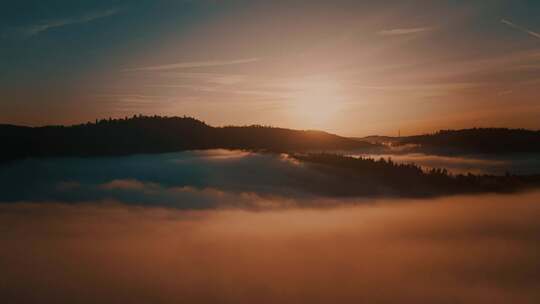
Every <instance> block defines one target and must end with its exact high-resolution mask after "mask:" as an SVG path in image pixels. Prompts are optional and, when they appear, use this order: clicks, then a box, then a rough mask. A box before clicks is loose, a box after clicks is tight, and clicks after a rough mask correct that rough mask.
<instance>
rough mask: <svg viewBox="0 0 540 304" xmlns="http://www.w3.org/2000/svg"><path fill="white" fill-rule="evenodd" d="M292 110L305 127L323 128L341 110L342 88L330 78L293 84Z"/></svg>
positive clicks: (342, 100)
mask: <svg viewBox="0 0 540 304" xmlns="http://www.w3.org/2000/svg"><path fill="white" fill-rule="evenodd" d="M295 88H296V91H295V92H294V94H292V96H291V102H292V108H293V110H292V112H293V113H294V116H295V117H296V119H297V120H298V121H299V122H301V124H302V125H304V126H306V127H307V128H325V127H327V126H328V125H329V124H330V123H331V122H333V121H334V120H336V119H338V118H339V116H340V112H341V111H342V110H343V103H344V97H343V88H342V86H341V85H340V84H339V83H338V82H337V81H335V80H332V79H327V78H323V79H308V80H306V81H303V82H299V83H296V84H295Z"/></svg>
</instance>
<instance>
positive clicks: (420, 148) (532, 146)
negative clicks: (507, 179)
mask: <svg viewBox="0 0 540 304" xmlns="http://www.w3.org/2000/svg"><path fill="white" fill-rule="evenodd" d="M362 140H364V141H367V142H371V143H374V144H381V143H384V144H389V145H391V146H393V147H405V146H410V148H408V149H405V151H406V152H422V153H426V154H443V155H447V154H462V153H473V154H516V153H531V154H536V153H540V131H533V130H525V129H506V128H473V129H463V130H441V131H438V132H436V133H433V134H424V135H415V136H406V137H385V136H368V137H364V138H362Z"/></svg>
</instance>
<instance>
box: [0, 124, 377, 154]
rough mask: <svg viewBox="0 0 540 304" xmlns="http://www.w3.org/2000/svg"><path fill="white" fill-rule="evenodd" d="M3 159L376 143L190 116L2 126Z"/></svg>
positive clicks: (350, 146) (321, 147)
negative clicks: (215, 123) (214, 123)
mask: <svg viewBox="0 0 540 304" xmlns="http://www.w3.org/2000/svg"><path fill="white" fill-rule="evenodd" d="M0 142H2V147H3V148H2V149H1V151H0V159H2V160H8V159H17V158H24V157H56V156H102V155H127V154H135V153H162V152H174V151H182V150H193V149H214V148H228V149H253V150H270V151H300V150H336V149H355V148H366V147H371V146H373V145H371V144H369V143H366V142H359V141H355V140H352V139H348V138H344V137H340V136H337V135H333V134H329V133H326V132H321V131H299V130H290V129H283V128H273V127H264V126H246V127H212V126H209V125H207V124H205V123H204V122H202V121H199V120H197V119H194V118H190V117H159V116H134V117H132V118H126V119H108V120H98V121H96V122H93V123H86V124H81V125H74V126H46V127H34V128H33V127H20V126H12V125H0Z"/></svg>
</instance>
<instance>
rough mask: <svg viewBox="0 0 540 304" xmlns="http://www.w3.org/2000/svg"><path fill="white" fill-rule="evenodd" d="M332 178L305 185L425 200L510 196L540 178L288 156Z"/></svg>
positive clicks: (324, 191)
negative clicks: (483, 194) (461, 172)
mask: <svg viewBox="0 0 540 304" xmlns="http://www.w3.org/2000/svg"><path fill="white" fill-rule="evenodd" d="M290 157H292V158H295V159H297V160H299V161H302V162H304V163H310V164H314V165H316V166H317V167H316V168H318V169H319V170H321V171H322V172H324V173H326V174H325V176H332V180H329V181H325V183H324V184H317V183H316V182H311V183H306V184H308V185H310V187H312V190H313V191H319V192H320V194H324V195H338V196H381V195H382V196H385V195H392V196H397V197H428V196H441V195H453V194H471V193H486V192H492V193H512V192H517V191H522V190H527V189H534V188H538V187H539V186H540V175H538V174H537V175H523V176H516V175H510V174H506V175H502V176H495V175H473V174H467V175H463V174H458V175H452V174H450V173H448V171H447V170H446V169H430V170H423V169H422V168H420V167H419V166H416V165H414V164H398V163H394V162H392V160H390V159H388V160H386V159H379V160H374V159H370V158H353V157H347V156H343V155H337V154H327V153H307V154H298V153H297V154H291V155H290Z"/></svg>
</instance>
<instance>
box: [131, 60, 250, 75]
mask: <svg viewBox="0 0 540 304" xmlns="http://www.w3.org/2000/svg"><path fill="white" fill-rule="evenodd" d="M259 60H260V58H256V57H254V58H242V59H233V60H209V61H191V62H178V63H171V64H164V65H156V66H147V67H140V68H133V69H126V70H125V71H128V72H133V71H167V70H176V69H187V68H203V67H214V66H225V65H235V64H245V63H252V62H257V61H259Z"/></svg>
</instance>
